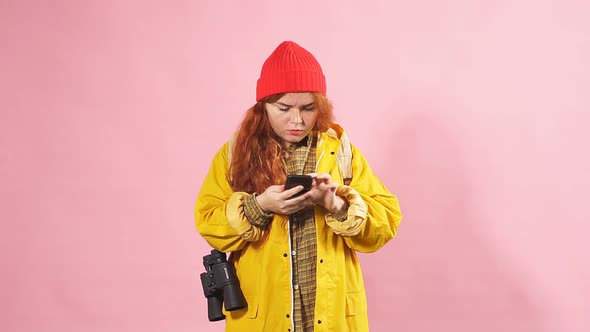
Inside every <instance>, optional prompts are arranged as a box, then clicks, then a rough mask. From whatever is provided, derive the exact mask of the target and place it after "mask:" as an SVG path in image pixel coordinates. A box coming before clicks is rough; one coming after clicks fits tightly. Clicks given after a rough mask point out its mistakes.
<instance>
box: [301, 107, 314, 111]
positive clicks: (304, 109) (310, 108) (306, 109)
mask: <svg viewBox="0 0 590 332" xmlns="http://www.w3.org/2000/svg"><path fill="white" fill-rule="evenodd" d="M302 110H303V111H313V106H307V107H304V108H302Z"/></svg>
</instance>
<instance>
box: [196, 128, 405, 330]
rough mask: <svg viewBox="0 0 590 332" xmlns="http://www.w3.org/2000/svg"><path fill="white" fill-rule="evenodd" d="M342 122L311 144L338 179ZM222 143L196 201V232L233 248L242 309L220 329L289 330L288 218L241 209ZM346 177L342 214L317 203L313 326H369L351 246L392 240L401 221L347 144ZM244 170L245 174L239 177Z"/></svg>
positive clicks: (321, 168) (392, 201)
mask: <svg viewBox="0 0 590 332" xmlns="http://www.w3.org/2000/svg"><path fill="white" fill-rule="evenodd" d="M343 134H344V131H343V130H342V128H340V127H339V126H337V125H334V126H333V128H332V129H330V130H329V131H328V132H326V133H322V134H321V136H320V140H319V142H318V147H317V157H316V160H318V161H319V163H318V169H317V172H318V173H329V174H330V175H331V177H332V180H333V181H336V182H339V183H342V176H341V173H340V169H339V167H338V163H337V162H336V155H337V152H338V149H339V148H340V146H341V142H340V139H339V138H340V137H342V135H343ZM228 147H229V143H226V144H225V145H224V146H223V147H222V148H221V149H220V150H219V152H218V153H217V154H216V156H215V157H214V159H213V162H212V164H211V168H210V170H209V173H208V175H207V177H206V178H205V180H204V182H203V185H202V187H201V191H200V193H199V196H198V198H197V203H196V207H195V220H196V226H197V230H198V231H199V233H200V234H201V235H202V236H203V238H204V239H205V240H206V241H207V242H208V243H209V244H210V245H211V246H212V247H213V248H215V249H217V250H219V251H222V252H233V259H234V260H233V261H234V266H235V268H236V273H237V276H238V279H239V280H240V286H241V289H242V291H243V293H244V296H245V297H246V301H247V303H248V307H247V308H244V309H241V310H236V311H231V312H225V310H224V313H225V315H226V331H232V332H233V331H236V332H256V331H261V332H262V331H270V332H275V331H285V332H289V331H293V324H292V321H291V317H292V316H293V313H292V294H293V290H292V284H291V250H290V238H289V226H288V217H287V216H285V215H279V214H275V216H274V219H273V221H272V223H271V224H270V225H269V227H268V229H266V230H264V231H262V230H261V229H260V228H257V227H254V226H253V225H251V224H250V223H249V222H248V220H247V219H246V217H245V216H244V214H243V208H242V207H243V205H242V200H243V198H244V197H245V196H246V195H247V194H246V193H243V192H234V191H233V190H232V188H231V187H230V185H229V182H228V169H229V159H228ZM352 156H353V157H352V182H351V183H350V185H349V186H345V185H341V186H340V187H339V188H338V190H337V195H340V196H343V197H345V198H346V199H347V200H348V202H349V204H350V207H349V210H348V219H347V220H345V221H337V220H335V219H333V218H332V217H331V215H330V214H329V213H328V211H327V210H325V209H324V208H323V207H319V206H316V208H315V221H316V234H317V276H316V283H317V288H316V289H317V290H316V303H315V326H314V330H315V331H316V332H320V331H335V332H344V331H368V330H369V324H368V320H367V300H366V296H365V287H364V284H363V277H362V273H361V269H360V264H359V261H358V258H357V256H356V253H355V251H359V252H373V251H376V250H377V249H379V248H381V247H382V246H383V245H384V244H385V243H387V241H389V240H390V239H392V238H393V237H394V236H395V234H396V231H397V227H398V225H399V223H400V221H401V213H400V209H399V204H398V201H397V199H396V197H395V196H393V195H392V194H391V193H390V192H389V191H388V190H387V189H386V188H385V186H383V184H382V183H381V181H380V180H379V179H378V178H377V177H376V176H375V174H374V173H373V171H372V170H371V168H370V167H369V165H368V164H367V161H366V159H365V157H364V156H363V155H362V154H361V152H360V151H359V150H357V149H356V148H355V147H354V146H352ZM245 176H247V175H245Z"/></svg>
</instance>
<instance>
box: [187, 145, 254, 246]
mask: <svg viewBox="0 0 590 332" xmlns="http://www.w3.org/2000/svg"><path fill="white" fill-rule="evenodd" d="M227 151H228V143H226V144H225V145H224V146H223V147H222V148H221V149H220V150H219V151H218V152H217V154H216V155H215V157H214V158H213V161H212V162H211V167H210V168H209V173H208V174H207V176H206V177H205V180H204V181H203V185H202V186H201V190H200V192H199V196H198V198H197V202H196V205H195V211H194V212H195V223H196V227H197V231H198V232H199V233H200V234H201V236H203V238H204V239H205V240H206V241H207V243H209V245H210V246H211V247H213V248H214V249H217V250H219V251H222V252H230V251H238V250H240V249H242V248H243V247H244V246H245V245H246V244H247V243H248V242H251V241H257V240H259V239H260V238H262V236H263V235H264V230H263V229H261V228H259V227H255V226H254V225H252V224H251V223H250V222H249V221H248V218H247V217H246V216H245V214H244V200H245V199H246V197H247V196H248V195H249V194H247V193H244V192H234V191H233V190H232V189H231V186H230V184H229V181H228V178H227V173H228V172H227V171H228V169H229V162H228V154H227Z"/></svg>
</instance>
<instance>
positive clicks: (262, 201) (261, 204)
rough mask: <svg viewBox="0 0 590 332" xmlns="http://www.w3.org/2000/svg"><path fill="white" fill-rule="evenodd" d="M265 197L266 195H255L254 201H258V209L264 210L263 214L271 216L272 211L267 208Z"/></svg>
mask: <svg viewBox="0 0 590 332" xmlns="http://www.w3.org/2000/svg"><path fill="white" fill-rule="evenodd" d="M263 195H264V193H262V194H260V195H254V199H255V200H256V203H257V204H258V207H259V208H260V209H261V210H262V212H264V213H266V214H270V213H271V211H270V210H269V209H268V206H266V200H265V199H264V197H263Z"/></svg>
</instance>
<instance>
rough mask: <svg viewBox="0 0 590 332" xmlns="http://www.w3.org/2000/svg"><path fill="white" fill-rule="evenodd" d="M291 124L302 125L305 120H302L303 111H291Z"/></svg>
mask: <svg viewBox="0 0 590 332" xmlns="http://www.w3.org/2000/svg"><path fill="white" fill-rule="evenodd" d="M291 113H292V114H291V122H292V123H301V122H303V119H302V118H301V110H300V109H298V108H292V109H291Z"/></svg>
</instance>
